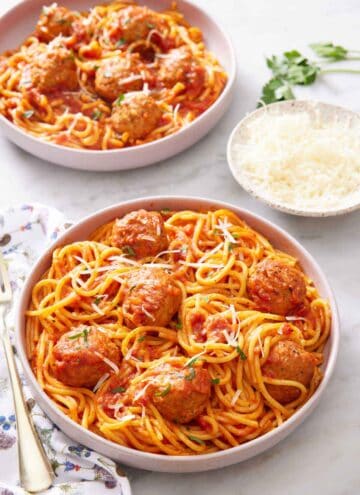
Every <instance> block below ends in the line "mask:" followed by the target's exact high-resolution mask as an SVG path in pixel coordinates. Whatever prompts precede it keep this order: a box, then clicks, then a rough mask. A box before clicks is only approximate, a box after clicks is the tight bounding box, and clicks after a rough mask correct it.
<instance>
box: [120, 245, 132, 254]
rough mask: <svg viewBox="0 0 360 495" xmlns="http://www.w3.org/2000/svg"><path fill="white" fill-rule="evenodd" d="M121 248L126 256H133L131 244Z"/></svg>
mask: <svg viewBox="0 0 360 495" xmlns="http://www.w3.org/2000/svg"><path fill="white" fill-rule="evenodd" d="M122 250H123V252H124V253H125V254H127V255H128V256H135V251H134V250H133V248H132V247H131V246H123V247H122Z"/></svg>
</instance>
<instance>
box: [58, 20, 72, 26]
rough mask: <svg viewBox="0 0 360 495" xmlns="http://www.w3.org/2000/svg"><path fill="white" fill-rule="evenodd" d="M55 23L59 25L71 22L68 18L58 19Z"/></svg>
mask: <svg viewBox="0 0 360 495" xmlns="http://www.w3.org/2000/svg"><path fill="white" fill-rule="evenodd" d="M56 24H60V26H71V22H70V21H69V20H68V19H58V20H57V21H56Z"/></svg>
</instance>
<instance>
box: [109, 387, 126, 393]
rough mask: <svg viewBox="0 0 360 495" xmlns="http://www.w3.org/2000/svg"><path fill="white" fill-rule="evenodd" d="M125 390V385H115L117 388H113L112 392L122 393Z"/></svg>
mask: <svg viewBox="0 0 360 495" xmlns="http://www.w3.org/2000/svg"><path fill="white" fill-rule="evenodd" d="M125 391H126V388H125V387H115V388H113V389H111V393H112V394H122V393H123V392H125Z"/></svg>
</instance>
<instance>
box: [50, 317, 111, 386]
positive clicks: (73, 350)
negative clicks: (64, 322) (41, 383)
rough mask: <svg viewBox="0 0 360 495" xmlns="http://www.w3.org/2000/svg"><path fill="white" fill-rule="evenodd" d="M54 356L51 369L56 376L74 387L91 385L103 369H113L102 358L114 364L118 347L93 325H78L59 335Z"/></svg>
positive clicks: (101, 374)
mask: <svg viewBox="0 0 360 495" xmlns="http://www.w3.org/2000/svg"><path fill="white" fill-rule="evenodd" d="M53 357H54V364H53V371H54V374H55V376H56V378H57V379H58V380H60V381H61V382H63V383H65V384H66V385H70V386H73V387H88V388H92V387H94V385H96V383H97V382H98V381H99V379H100V378H101V377H102V376H103V375H104V374H105V373H109V372H111V371H112V368H111V367H110V366H109V364H107V363H106V362H105V361H104V359H105V360H106V359H107V360H110V361H111V362H112V363H114V365H116V366H117V365H118V363H119V361H120V350H119V348H118V347H117V345H116V344H115V343H114V342H112V340H111V339H110V338H109V337H108V336H107V335H106V334H105V333H103V332H101V331H100V330H97V329H96V328H95V327H88V328H87V327H79V328H75V329H74V330H71V331H70V332H67V333H65V334H64V335H62V336H61V338H60V339H59V340H58V342H57V344H56V345H55V347H54V349H53Z"/></svg>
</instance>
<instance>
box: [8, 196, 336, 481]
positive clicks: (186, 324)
mask: <svg viewBox="0 0 360 495" xmlns="http://www.w3.org/2000/svg"><path fill="white" fill-rule="evenodd" d="M144 209H145V210H147V211H148V212H151V213H147V212H146V211H145V212H144ZM139 210H140V213H139ZM155 212H156V213H155ZM129 213H132V214H131V216H130V217H129V216H126V215H127V214H129ZM136 215H140V218H145V217H146V216H147V215H150V216H151V215H152V216H153V219H155V220H154V222H155V223H153V220H149V222H150V227H151V228H153V231H152V233H151V235H149V234H147V235H145V237H142V241H141V242H140V244H139V243H138V244H136V243H135V244H134V243H133V242H134V237H131V236H130V237H126V235H125V233H126V229H127V228H128V227H129V225H132V227H131V228H133V225H134V222H135V224H136V219H135V220H134V218H136ZM144 216H145V217H144ZM161 217H162V219H163V220H161ZM116 218H120V219H121V218H123V220H120V221H119V223H118V222H116V227H115V226H114V225H115V224H114V220H115V219H116ZM159 219H160V221H164V225H163V226H162V228H159V227H157V222H158V221H159ZM124 222H125V223H124ZM137 225H140V226H141V229H143V227H144V225H145V226H146V225H147V222H145V223H144V222H143V221H142V220H141V221H140V223H137ZM124 228H125V231H124ZM146 228H148V226H146ZM114 229H115V230H116V232H117V233H119V232H120V233H121V236H120V237H119V238H117V237H116V232H115V230H114ZM142 235H144V232H143V230H142ZM157 236H158V237H157ZM164 236H167V239H168V242H169V244H168V246H167V248H165V249H164V246H160V244H157V246H158V249H163V251H161V252H160V253H158V254H157V255H156V256H154V255H152V257H147V258H146V257H145V258H141V257H140V258H139V257H136V256H137V255H139V256H140V251H138V250H142V253H143V250H144V249H145V251H146V250H147V249H149V245H152V244H151V243H155V244H156V239H160V237H162V240H164ZM150 237H151V238H152V239H150ZM125 238H126V239H127V241H126V242H128V243H129V244H128V245H126V246H124V245H123V246H122V248H119V247H116V242H118V241H116V239H120V242H122V241H121V239H125ZM88 239H92V241H88ZM114 239H115V240H114ZM129 239H130V240H129ZM131 239H132V240H131ZM205 240H206V242H205ZM99 242H101V244H99ZM124 242H125V241H124ZM111 243H112V246H110V245H109V244H111ZM114 243H115V244H114ZM130 243H132V244H130ZM149 243H150V244H149ZM273 245H274V246H275V248H274V247H273ZM59 248H61V249H59ZM151 249H152V248H151ZM54 252H55V255H54ZM285 253H286V254H285ZM53 256H54V257H53ZM141 256H143V254H142V255H141ZM264 259H265V261H266V263H269V260H270V262H275V263H277V264H278V265H279V263H280V264H281V263H285V265H286V268H284V270H285V272H286V273H287V277H288V278H287V280H291V277H293V276H294V272H296V274H297V275H296V274H295V279H297V282H296V284H298V285H297V288H296V287H295V285H296V284H295V282H293V283H292V282H289V283H290V284H292V289H291V292H292V296H291V297H289V296H286V294H288V292H286V291H285V292H284V291H283V289H281V285H277V289H278V290H280V292H282V293H283V295H284V298H283V299H281V300H280V306H279V305H278V304H279V300H278V299H276V297H275V299H276V302H275V300H274V299H273V300H272V299H271V297H270V299H269V297H265V298H263V304H265V307H266V305H267V304H269V301H270V302H271V300H272V302H273V303H274V304H277V306H273V309H274V310H275V309H276V311H277V314H275V313H268V312H265V313H264V310H261V311H260V310H259V309H256V308H257V304H258V303H259V297H261V294H264V291H265V292H266V291H268V290H269V289H268V285H267V283H268V281H267V282H266V281H265V282H264V280H265V279H263V282H264V283H263V282H261V283H262V286H261V287H262V292H261V291H258V290H257V289H256V284H258V283H259V277H258V276H257V277H255V276H254V273H255V272H256V269H257V266H258V265H259V266H260V265H262V264H263V262H264ZM109 265H110V266H109ZM143 265H145V266H143ZM49 267H50V271H49ZM152 270H155V271H156V273H157V274H161V276H160V277H158V276H157V275H156V277H157V279H156V280H155V282H154V281H153V280H154V279H153V277H154V275H152ZM139 271H140V272H139ZM149 271H150V275H149ZM134 273H135V277H137V278H136V282H135V283H134V280H135V279H131V277H133V276H134ZM136 273H138V274H139V273H140V276H139V275H136ZM274 273H275V272H273V276H275V275H274ZM44 274H45V276H44ZM304 274H306V275H304ZM279 276H280V279H281V276H282V275H281V274H280V275H279V274H278V275H277V277H279ZM109 277H110V278H109ZM127 277H128V278H127ZM156 277H155V278H156ZM171 277H173V278H171ZM289 277H290V278H289ZM299 277H300V279H301V280H302V281H301V280H300V279H299ZM170 278H171V280H170ZM250 278H252V282H251V284H250V282H249V280H250ZM90 279H91V280H90ZM130 279H131V280H132V282H131V283H130V282H129V280H130ZM280 279H279V280H280ZM299 280H300V282H299ZM254 282H255V283H254ZM299 283H300V286H301V284H303V285H304V284H305V285H304V290H302V289H301V287H300V288H299ZM126 284H128V285H126ZM173 284H175V285H176V286H177V287H175V286H174V285H173ZM250 285H251V287H250ZM305 287H306V290H305ZM154 288H155V291H153V289H154ZM123 289H124V291H125V292H122V291H123ZM142 291H145V292H142ZM149 291H150V292H149ZM151 291H153V292H152V293H151ZM154 292H155V293H154ZM180 293H181V296H180ZM276 293H277V292H276ZM124 294H125V296H124ZM144 294H145V298H143V299H142V303H143V304H140V303H139V298H140V300H141V298H142V297H143V296H144ZM159 294H160V295H159ZM110 295H111V297H110ZM268 295H269V292H268ZM270 295H271V292H270ZM123 296H124V297H125V298H124V299H123ZM273 296H274V293H273ZM179 297H180V300H181V301H180V300H179ZM126 298H127V299H126ZM129 298H130V299H129ZM134 298H135V299H134ZM125 300H126V301H127V302H126V301H125ZM130 300H131V301H130ZM114 301H115V302H114ZM134 301H135V302H134ZM151 301H153V303H152V304H151V303H150V302H151ZM154 301H155V302H154ZM113 303H114V304H113ZM111 304H113V306H111ZM149 304H150V305H149ZM294 304H295V305H296V306H294ZM284 305H285V306H284ZM125 306H126V307H125ZM139 307H140V310H139ZM134 308H135V309H134ZM136 308H137V309H136ZM169 308H170V309H169ZM263 309H264V308H263ZM268 309H269V308H267V310H268ZM17 311H18V319H17V326H16V329H17V330H16V332H17V349H18V354H19V357H20V359H21V362H22V365H23V369H24V373H25V376H26V379H27V381H28V383H29V385H30V387H31V389H32V392H33V394H34V397H35V398H36V400H37V401H38V403H39V405H40V406H41V407H42V409H43V410H44V411H45V412H46V414H48V416H49V417H50V418H51V419H52V420H53V421H54V422H55V423H56V424H57V425H58V427H59V428H61V429H62V430H63V431H64V432H65V433H66V434H67V435H69V436H70V437H72V438H75V439H76V440H77V441H79V442H81V443H83V444H84V445H86V446H87V447H89V448H93V449H95V450H97V451H98V452H100V453H102V454H103V455H107V456H109V457H112V458H114V459H116V460H118V461H121V462H123V463H125V464H128V465H131V466H135V467H138V468H142V469H149V470H155V471H165V472H195V471H205V470H210V469H215V468H219V467H223V466H227V465H230V464H234V463H237V462H240V461H243V460H245V459H248V458H250V457H252V456H254V455H256V454H259V453H261V452H263V451H265V450H267V449H269V448H270V447H272V446H273V445H275V444H276V443H277V442H279V441H280V440H282V439H283V438H285V437H286V436H287V435H288V434H289V433H291V432H292V431H293V430H294V429H295V428H296V427H297V426H299V425H300V424H301V423H302V421H303V420H304V419H305V418H306V417H307V416H308V415H309V414H310V413H311V412H312V411H313V410H314V408H315V407H316V405H317V404H318V403H319V400H320V398H321V396H322V394H323V392H324V390H325V388H326V386H327V384H328V383H329V380H330V377H331V375H332V372H333V370H334V366H335V361H336V357H337V352H338V346H339V332H340V328H339V319H338V313H337V308H336V303H335V300H334V296H333V294H332V291H331V289H330V287H329V285H328V283H327V281H326V278H325V276H324V274H323V272H322V271H321V269H320V268H319V266H318V265H317V263H316V262H315V260H314V259H313V258H312V256H311V255H310V254H309V253H308V252H307V251H306V250H305V249H304V248H303V247H302V246H301V245H300V244H299V243H298V242H297V241H296V240H295V239H293V238H292V237H291V236H290V235H288V234H287V233H286V232H284V231H283V230H282V229H280V228H278V227H276V226H275V225H273V224H272V223H270V222H268V221H267V220H264V219H262V218H260V217H258V216H256V215H254V214H252V213H250V212H249V211H246V210H243V209H241V208H238V207H236V206H233V205H229V204H227V203H222V202H217V201H212V200H207V199H201V198H186V197H171V196H170V197H154V198H144V199H137V200H132V201H128V202H125V203H121V204H118V205H114V206H111V207H109V208H106V209H104V210H101V211H99V212H97V213H95V214H93V215H91V216H89V217H87V218H85V219H84V220H82V221H80V222H79V223H77V224H76V225H74V226H73V227H71V228H70V229H69V230H68V231H67V232H65V233H64V234H63V235H62V236H61V237H60V238H59V239H58V240H57V241H56V242H55V243H54V244H53V245H52V246H51V247H50V248H49V249H48V250H47V251H46V252H45V253H44V255H43V256H42V257H41V258H40V259H39V260H38V262H37V263H36V265H35V266H34V268H33V270H32V272H31V273H30V275H29V277H28V279H27V281H26V283H25V286H24V289H23V292H22V295H21V299H20V302H19V306H18V310H17ZM136 318H140V320H136ZM159 318H160V319H159ZM164 318H165V319H164ZM155 320H156V321H155ZM160 320H161V323H160ZM200 320H201V324H200V326H199V321H200ZM214 320H217V323H216V324H215V325H214ZM219 324H220V327H219ZM159 325H162V326H159ZM69 329H70V332H68V331H69ZM99 329H100V330H101V331H100V333H99V331H98V330H99ZM219 330H220V331H219ZM64 332H65V334H64ZM207 332H209V333H207ZM95 333H96V335H95ZM85 334H86V335H85ZM100 334H101V335H100ZM105 334H106V335H105ZM109 338H110V339H111V340H112V342H110V340H108V344H107V345H106V339H109ZM64 339H65V340H64ZM104 339H105V340H104ZM96 340H97V341H98V342H100V344H101V346H102V347H101V348H97V351H100V352H97V351H96V352H95V357H94V355H92V356H90V357H89V354H88V353H89V352H93V350H94V347H93V346H94V345H95V344H96V342H95V341H96ZM289 341H291V342H290V344H289ZM64 342H65V346H64ZM94 343H95V344H94ZM114 343H115V344H116V345H114ZM54 344H55V347H54ZM289 345H290V348H291V352H293V353H295V354H294V355H293V356H292V357H291V356H290V358H291V359H290V360H288V361H287V363H289V362H290V363H291V362H292V363H293V366H292V368H291V371H289V373H290V376H285V377H284V376H282V377H281V376H279V375H278V374H277V371H276V363H279V362H280V363H281V359H282V358H281V352H284V347H286V346H289ZM279 346H280V347H281V349H280V347H279ZM119 348H120V349H121V352H120V354H121V357H119ZM74 349H75V361H74V359H73V358H74V354H72V353H73V351H74ZM274 349H277V351H276V350H274ZM68 351H69V352H70V353H69V354H67V353H68ZM78 352H81V353H82V354H81V356H82V357H81V358H80V357H79V356H78V354H77V353H78ZM93 354H94V353H93ZM71 356H72V357H71ZM96 356H97V357H96ZM276 356H277V357H276ZM294 356H295V357H294ZM270 357H271V359H270ZM98 358H99V359H98ZM100 358H102V359H100ZM279 360H280V361H279ZM80 361H81V362H82V365H81V366H83V367H80V368H76V366H78V364H75V368H74V367H73V366H74V363H75V362H76V363H79V362H80ZM115 361H116V362H115ZM274 363H275V364H274ZM89 364H90V367H89V366H88V365H89ZM104 366H105V368H106V369H105V368H104ZM274 366H275V368H274ZM285 366H288V364H286V365H285ZM169 367H170V368H169ZM174 367H175V368H174ZM174 369H175V371H174ZM164 370H165V371H166V373H165V374H164V373H163V371H164ZM299 370H300V371H299ZM105 371H106V373H105ZM309 371H310V372H311V373H310V374H311V376H310V375H309ZM94 373H95V375H94ZM96 373H98V374H97V376H96ZM299 373H300V374H299ZM306 374H308V375H309V376H308V379H306V378H304V376H305V375H306ZM284 378H285V381H284V380H283V379H284ZM90 379H91V380H93V381H92V383H91V386H90V384H89V382H88V381H89V380H90ZM289 379H290V380H293V381H289ZM61 380H63V381H61ZM73 380H75V381H76V385H77V386H76V387H74V386H71V385H69V383H74V381H73ZM79 380H80V382H79ZM83 380H85V382H84V381H83ZM164 380H165V381H164ZM294 380H295V381H294ZM299 380H300V381H299ZM95 381H96V382H97V383H96V384H95V385H94V383H95ZM65 382H66V383H65ZM80 385H82V387H80V388H79V386H80ZM85 385H86V386H85ZM84 387H85V388H84ZM139 387H140V388H139ZM131 390H132V391H131ZM284 392H285V395H284ZM279 393H280V395H279ZM269 394H270V395H269ZM289 394H290V395H289ZM129 397H130V402H129ZM274 401H275V402H274Z"/></svg>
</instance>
